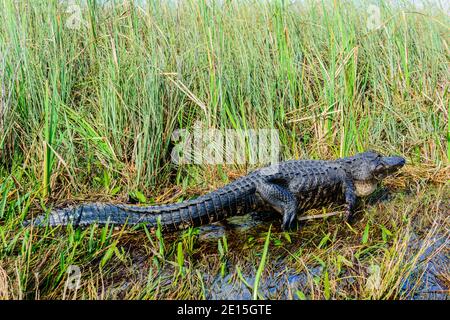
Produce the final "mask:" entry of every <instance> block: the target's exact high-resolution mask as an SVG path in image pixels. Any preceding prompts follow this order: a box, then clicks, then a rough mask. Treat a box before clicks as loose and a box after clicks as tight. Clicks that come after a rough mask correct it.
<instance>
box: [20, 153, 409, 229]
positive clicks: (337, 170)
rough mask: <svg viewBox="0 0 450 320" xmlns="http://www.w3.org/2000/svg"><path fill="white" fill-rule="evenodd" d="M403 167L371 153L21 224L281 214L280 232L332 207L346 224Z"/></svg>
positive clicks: (188, 222) (182, 222) (170, 225)
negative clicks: (164, 200)
mask: <svg viewBox="0 0 450 320" xmlns="http://www.w3.org/2000/svg"><path fill="white" fill-rule="evenodd" d="M404 164H405V159H404V158H403V157H399V156H388V157H385V156H382V155H380V154H379V153H377V152H375V151H366V152H363V153H358V154H356V155H354V156H350V157H344V158H339V159H336V160H289V161H284V162H279V163H277V164H274V165H271V166H267V167H264V168H260V169H257V170H255V171H253V172H251V173H249V174H248V175H246V176H243V177H241V178H238V179H236V180H234V181H233V182H231V183H229V184H227V185H225V186H224V187H222V188H219V189H217V190H215V191H212V192H210V193H208V194H205V195H203V196H200V197H198V198H196V199H193V200H187V201H184V202H179V203H173V204H163V205H154V206H138V205H125V204H113V203H87V204H81V205H78V206H72V207H67V208H62V209H56V210H54V211H51V212H49V214H47V215H45V214H43V215H40V216H37V217H36V218H35V219H31V220H27V221H25V222H24V224H25V225H34V226H58V225H67V224H73V226H75V227H78V226H87V225H90V224H99V225H104V224H110V225H112V224H114V225H117V224H118V225H123V224H128V225H136V224H145V225H146V226H147V227H149V228H152V229H153V228H157V227H158V225H159V226H160V228H162V229H163V230H171V231H174V230H180V229H186V228H188V227H195V226H200V225H204V224H208V223H212V222H215V221H221V220H224V219H226V218H227V217H230V216H235V215H243V214H246V213H250V212H258V211H263V210H265V211H266V210H270V211H276V212H278V213H280V214H281V217H282V225H281V227H282V229H283V230H291V229H293V228H294V227H295V226H297V219H296V217H297V215H299V214H301V213H303V212H305V211H306V210H309V209H312V208H318V207H322V206H325V205H329V204H331V203H336V204H343V205H344V208H345V211H344V215H343V217H344V219H345V220H346V221H350V220H351V219H352V217H353V215H354V211H355V205H356V201H357V198H358V197H364V196H367V195H369V194H371V193H373V192H374V191H375V189H376V188H377V186H378V184H379V182H380V181H381V180H382V179H383V178H385V177H387V176H388V175H391V174H393V173H395V172H396V171H398V170H399V169H400V168H401V167H402V166H403V165H404Z"/></svg>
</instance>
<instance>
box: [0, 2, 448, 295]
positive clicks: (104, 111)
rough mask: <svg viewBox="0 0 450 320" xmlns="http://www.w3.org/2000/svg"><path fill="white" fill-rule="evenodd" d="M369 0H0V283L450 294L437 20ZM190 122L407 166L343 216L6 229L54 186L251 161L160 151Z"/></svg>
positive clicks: (299, 152)
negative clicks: (261, 132) (292, 225)
mask: <svg viewBox="0 0 450 320" xmlns="http://www.w3.org/2000/svg"><path fill="white" fill-rule="evenodd" d="M370 5H371V3H369V2H368V1H358V2H356V3H354V2H352V1H323V2H322V1H320V2H318V1H298V2H289V1H268V2H266V1H264V2H263V1H261V2H259V1H222V2H214V1H193V0H187V1H181V2H179V3H178V4H177V5H175V4H174V3H171V2H169V1H167V2H166V1H161V2H159V1H152V2H148V4H147V5H146V6H141V7H140V6H137V5H132V4H130V2H126V3H125V2H117V3H116V5H114V6H112V5H104V4H102V3H100V2H96V1H94V0H89V1H87V3H86V4H84V5H81V6H78V5H75V4H73V3H72V2H71V4H68V3H64V2H59V1H9V0H0V20H1V21H2V23H1V24H0V79H1V86H0V93H1V94H0V298H2V299H60V298H64V299H80V298H84V299H111V298H127V299H162V298H169V299H179V298H187V299H203V298H207V299H210V298H249V299H250V298H252V297H253V298H273V299H277V298H285V299H372V298H377V299H378V298H380V299H411V298H437V299H443V298H448V294H449V291H448V290H449V284H450V282H449V281H450V280H449V279H450V268H449V265H450V264H449V242H450V238H449V234H450V233H449V227H450V223H449V222H450V221H449V220H450V218H449V212H450V203H449V198H450V190H449V177H450V166H449V162H448V159H449V157H450V151H449V143H450V141H449V124H448V109H449V99H448V89H449V81H448V80H449V69H448V62H449V61H448V58H449V53H450V52H449V47H448V36H449V26H450V24H449V22H450V21H449V20H450V19H449V16H448V14H447V13H446V12H445V11H444V10H442V9H439V8H438V7H435V6H432V5H430V6H429V7H426V8H422V9H421V10H420V11H418V10H416V9H415V8H413V7H412V5H411V4H408V3H402V4H398V5H395V6H393V5H388V4H386V3H384V2H377V8H378V10H379V11H376V10H375V11H370V10H369V11H368V8H369V6H370ZM374 12H375V13H376V12H379V13H380V16H379V18H380V19H379V20H377V19H375V20H374V16H373V14H374ZM375 18H376V17H375ZM368 21H371V23H368ZM374 21H375V22H374ZM373 23H375V25H374V24H373ZM196 123H200V124H201V125H202V126H204V128H214V129H219V130H225V129H234V130H237V131H239V130H248V129H259V128H263V129H264V128H269V129H276V130H277V132H278V134H279V137H280V145H281V146H282V150H281V153H282V154H281V158H282V159H293V158H312V159H319V158H321V159H331V158H337V157H340V156H345V155H350V154H354V153H356V152H360V151H363V150H367V149H375V150H377V151H379V152H381V153H384V154H399V155H402V156H404V157H405V158H406V159H407V165H406V167H405V168H404V169H403V170H402V171H401V172H399V173H398V174H396V175H395V176H394V177H391V178H389V179H387V180H386V182H385V183H384V185H383V186H382V187H380V190H378V191H377V192H376V193H375V194H374V195H373V196H372V197H371V198H369V199H366V200H365V203H364V205H363V206H361V208H360V209H359V212H358V216H357V219H356V221H355V223H353V224H351V225H350V224H346V223H343V222H342V221H341V219H340V217H339V216H333V217H329V218H326V219H322V220H313V221H310V222H307V223H306V224H305V225H304V226H303V227H302V228H301V229H300V230H299V231H296V232H289V233H287V232H282V231H281V230H280V228H279V223H278V222H277V221H276V220H275V221H274V220H268V219H259V220H258V218H251V217H250V216H246V217H244V218H241V219H237V220H235V221H234V222H233V221H230V222H229V223H228V225H225V226H223V225H220V224H214V225H213V226H206V227H202V228H195V229H189V230H187V231H185V232H182V233H175V234H161V233H160V232H158V231H157V232H155V233H152V232H150V231H149V230H147V229H146V228H145V227H144V226H137V227H128V226H123V227H119V228H113V227H111V226H104V227H98V226H91V227H89V228H86V229H74V228H72V227H71V226H68V227H67V228H66V227H58V228H31V227H27V228H24V227H22V225H21V222H22V221H23V220H24V219H25V218H29V217H31V216H36V215H37V214H40V213H41V212H43V211H45V210H47V209H48V208H50V207H54V206H64V205H67V204H69V203H79V202H82V201H93V200H94V201H99V200H101V201H103V200H104V201H112V202H120V203H131V202H133V203H141V204H154V203H167V202H174V201H181V200H183V199H187V198H190V197H195V196H198V195H200V194H203V193H205V192H207V191H210V190H213V189H215V188H217V187H220V186H222V185H224V184H226V183H227V182H229V181H231V180H232V179H235V178H236V177H239V176H241V175H243V174H245V173H247V172H248V171H249V170H251V169H252V166H249V165H242V164H240V165H214V166H213V165H197V164H191V165H182V166H177V165H175V164H174V163H173V162H172V161H171V157H170V154H171V150H172V148H173V141H172V140H171V136H172V133H173V132H174V130H176V129H192V128H193V127H194V126H195V124H196ZM324 210H325V211H328V212H330V211H332V210H339V208H337V209H336V208H325V209H324ZM317 213H320V212H314V211H313V212H309V213H308V214H311V215H312V214H317ZM71 266H78V267H79V270H80V272H81V274H80V276H81V278H80V282H79V285H76V286H70V285H68V280H72V279H70V277H71V276H72V275H71V274H70V273H68V270H70V268H71ZM70 283H71V282H70Z"/></svg>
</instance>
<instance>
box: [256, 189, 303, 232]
mask: <svg viewBox="0 0 450 320" xmlns="http://www.w3.org/2000/svg"><path fill="white" fill-rule="evenodd" d="M256 192H257V193H258V194H259V195H260V196H261V198H262V199H263V200H264V201H266V202H267V203H268V204H270V205H271V206H272V207H273V208H274V209H275V210H277V211H278V212H280V213H281V214H282V215H283V224H282V228H283V230H290V229H292V228H293V227H294V226H295V222H296V217H297V199H296V198H295V196H294V195H293V194H292V193H291V192H289V191H288V190H287V189H285V188H283V187H281V186H279V185H277V184H273V183H270V182H261V183H259V184H258V185H257V186H256Z"/></svg>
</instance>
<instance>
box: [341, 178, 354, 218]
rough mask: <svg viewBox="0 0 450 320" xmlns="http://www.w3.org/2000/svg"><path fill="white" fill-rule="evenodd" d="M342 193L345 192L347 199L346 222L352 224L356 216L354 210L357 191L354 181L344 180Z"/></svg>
mask: <svg viewBox="0 0 450 320" xmlns="http://www.w3.org/2000/svg"><path fill="white" fill-rule="evenodd" d="M342 189H343V190H342V191H343V192H344V197H345V213H344V220H345V221H347V222H351V220H352V219H353V215H354V208H355V205H356V189H355V185H354V184H353V181H352V180H350V179H346V180H344V182H343V184H342Z"/></svg>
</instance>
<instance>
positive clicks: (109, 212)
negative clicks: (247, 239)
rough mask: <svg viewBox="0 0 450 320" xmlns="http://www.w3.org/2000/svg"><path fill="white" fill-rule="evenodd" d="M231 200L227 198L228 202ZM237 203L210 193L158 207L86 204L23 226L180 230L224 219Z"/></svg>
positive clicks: (55, 212)
mask: <svg viewBox="0 0 450 320" xmlns="http://www.w3.org/2000/svg"><path fill="white" fill-rule="evenodd" d="M227 200H228V199H227ZM232 202H234V201H229V200H228V201H225V202H224V201H223V200H222V201H221V200H220V198H219V197H217V196H214V195H213V194H209V195H206V196H203V197H200V198H197V199H195V200H189V201H185V202H181V203H176V204H168V205H159V206H146V207H145V206H144V207H141V206H135V205H121V204H111V203H87V204H82V205H78V206H73V207H67V208H63V209H56V210H53V211H51V212H50V213H49V214H48V215H39V216H37V217H35V218H34V219H30V220H26V221H24V223H23V224H24V226H27V225H33V226H41V227H42V226H59V225H68V224H72V225H73V226H75V227H77V226H87V225H91V224H99V225H104V224H110V225H123V224H128V225H136V224H145V225H147V226H148V227H149V228H154V227H157V226H158V221H160V223H161V226H162V228H163V229H169V230H178V229H185V228H187V227H190V226H199V225H203V224H208V223H211V222H214V221H218V220H222V219H223V218H224V217H225V216H226V215H227V213H228V212H229V210H227V208H233V207H234V208H235V207H236V206H235V205H233V203H232Z"/></svg>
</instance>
